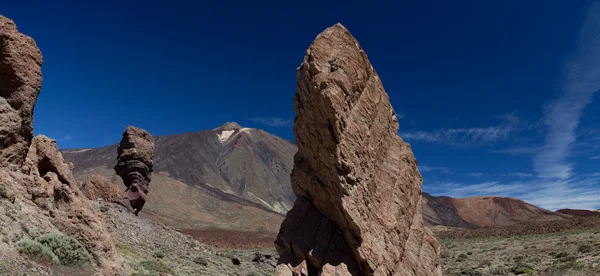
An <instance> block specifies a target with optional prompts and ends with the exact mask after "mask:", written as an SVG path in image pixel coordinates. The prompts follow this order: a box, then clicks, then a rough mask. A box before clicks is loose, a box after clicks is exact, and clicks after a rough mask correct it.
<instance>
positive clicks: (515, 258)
mask: <svg viewBox="0 0 600 276" xmlns="http://www.w3.org/2000/svg"><path fill="white" fill-rule="evenodd" d="M523 259H525V257H524V256H521V255H519V256H514V257H513V260H514V261H515V262H517V263H520V262H521V261H523Z"/></svg>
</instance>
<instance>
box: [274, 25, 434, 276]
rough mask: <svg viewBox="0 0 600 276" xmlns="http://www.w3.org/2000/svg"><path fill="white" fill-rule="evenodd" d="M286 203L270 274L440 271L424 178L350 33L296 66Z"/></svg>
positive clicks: (335, 33)
mask: <svg viewBox="0 0 600 276" xmlns="http://www.w3.org/2000/svg"><path fill="white" fill-rule="evenodd" d="M297 79H298V84H297V90H296V95H295V98H294V109H295V111H296V120H295V122H294V134H295V138H296V143H297V145H298V152H297V153H296V155H295V156H294V169H293V172H292V175H291V178H292V179H291V180H292V188H293V189H294V193H295V194H296V195H297V199H296V202H295V204H294V207H293V209H292V210H291V211H290V212H289V213H288V214H287V217H286V219H285V221H284V222H283V223H282V225H281V229H280V232H279V235H278V237H277V241H276V242H275V244H276V247H277V251H278V253H279V254H280V260H279V264H278V266H277V272H276V275H286V276H287V275H304V274H307V275H441V266H440V261H439V252H440V246H439V244H438V242H437V240H436V239H435V237H434V236H433V234H432V233H431V231H429V230H428V229H426V228H425V227H424V225H423V217H422V214H421V183H422V177H421V174H420V173H419V171H418V170H417V161H416V160H415V158H414V156H413V153H412V151H411V148H410V145H409V144H407V143H405V142H404V141H403V140H402V139H401V138H400V137H399V136H398V134H397V133H398V127H399V126H398V120H397V117H396V115H395V113H394V110H393V108H392V106H391V104H390V101H389V98H388V95H387V93H386V92H385V90H384V89H383V85H382V83H381V80H380V79H379V76H378V75H377V73H376V72H375V70H374V69H373V67H372V66H371V64H370V62H369V59H368V57H367V55H366V54H365V52H364V51H363V49H362V48H361V47H360V46H359V45H358V42H357V41H356V40H355V39H354V37H353V36H352V35H351V34H350V32H349V31H348V30H347V29H346V28H345V27H344V26H342V25H341V24H336V25H334V26H332V27H330V28H328V29H326V30H325V31H324V32H322V33H321V34H319V35H318V36H317V38H316V39H315V41H314V42H313V43H312V44H311V46H310V48H309V49H308V50H307V51H306V55H305V57H304V62H303V63H302V65H301V66H300V67H299V68H298V72H297Z"/></svg>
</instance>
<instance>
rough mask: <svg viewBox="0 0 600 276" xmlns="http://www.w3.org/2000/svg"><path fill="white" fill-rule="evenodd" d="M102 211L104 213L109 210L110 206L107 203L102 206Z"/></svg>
mask: <svg viewBox="0 0 600 276" xmlns="http://www.w3.org/2000/svg"><path fill="white" fill-rule="evenodd" d="M100 212H103V213H104V212H108V206H106V205H102V206H100Z"/></svg>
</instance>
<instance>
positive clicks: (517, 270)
mask: <svg viewBox="0 0 600 276" xmlns="http://www.w3.org/2000/svg"><path fill="white" fill-rule="evenodd" d="M510 272H512V273H514V274H516V275H520V274H531V273H533V268H532V267H531V266H530V265H528V264H516V265H515V266H513V267H512V268H511V269H510Z"/></svg>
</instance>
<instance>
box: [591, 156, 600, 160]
mask: <svg viewBox="0 0 600 276" xmlns="http://www.w3.org/2000/svg"><path fill="white" fill-rule="evenodd" d="M598 159H600V156H592V157H590V160H598Z"/></svg>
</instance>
